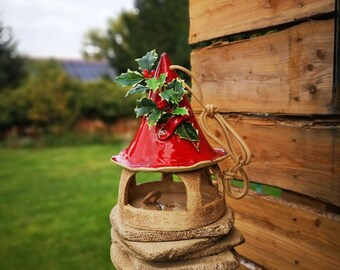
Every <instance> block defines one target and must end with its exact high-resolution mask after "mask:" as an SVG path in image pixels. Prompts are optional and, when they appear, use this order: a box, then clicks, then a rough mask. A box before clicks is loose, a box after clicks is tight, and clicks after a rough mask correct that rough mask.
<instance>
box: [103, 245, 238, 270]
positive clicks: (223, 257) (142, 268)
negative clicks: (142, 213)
mask: <svg viewBox="0 0 340 270" xmlns="http://www.w3.org/2000/svg"><path fill="white" fill-rule="evenodd" d="M110 255H111V260H112V263H113V265H114V266H115V267H116V269H117V270H157V269H163V270H164V269H167V270H216V269H223V270H233V269H236V268H237V267H238V266H239V258H238V255H237V253H236V252H235V251H234V250H227V251H224V252H222V253H219V254H217V255H213V256H207V257H203V258H197V259H191V260H185V261H176V262H146V261H143V260H140V259H137V258H135V257H133V256H128V255H127V254H126V253H125V252H123V251H122V250H120V249H119V248H118V247H117V246H116V245H115V244H114V243H113V244H112V245H111V252H110Z"/></svg>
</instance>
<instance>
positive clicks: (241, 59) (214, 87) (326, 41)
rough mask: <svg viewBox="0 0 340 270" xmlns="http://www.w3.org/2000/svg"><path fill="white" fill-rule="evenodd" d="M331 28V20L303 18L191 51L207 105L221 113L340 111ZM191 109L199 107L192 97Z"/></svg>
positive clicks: (338, 112) (339, 112)
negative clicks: (278, 28) (274, 29)
mask: <svg viewBox="0 0 340 270" xmlns="http://www.w3.org/2000/svg"><path fill="white" fill-rule="evenodd" d="M333 28H334V21H333V20H326V21H313V22H306V23H303V24H300V25H298V26H295V27H292V28H289V29H287V30H284V31H281V32H277V33H273V34H268V35H265V36H261V37H257V38H253V39H250V40H245V41H242V42H236V43H230V44H226V43H221V44H219V45H216V46H211V47H206V48H203V49H198V50H194V51H193V52H192V54H191V64H192V71H193V73H194V74H195V75H196V77H197V78H198V81H199V83H200V85H201V88H202V89H203V90H202V91H203V97H204V101H205V103H213V104H214V105H215V106H217V107H218V108H219V109H220V111H223V112H251V113H271V114H299V115H308V114H340V107H338V106H337V104H335V103H334V100H335V99H334V97H333V91H332V83H333V51H334V48H333V46H334V45H333V42H334V29H333ZM193 89H194V91H197V85H196V84H195V82H193ZM193 108H194V109H195V110H197V109H200V107H199V105H198V103H197V102H195V101H194V102H193Z"/></svg>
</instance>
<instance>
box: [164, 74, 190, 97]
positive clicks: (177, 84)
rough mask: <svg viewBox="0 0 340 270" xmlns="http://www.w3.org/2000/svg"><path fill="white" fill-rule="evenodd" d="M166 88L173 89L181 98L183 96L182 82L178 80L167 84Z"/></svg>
mask: <svg viewBox="0 0 340 270" xmlns="http://www.w3.org/2000/svg"><path fill="white" fill-rule="evenodd" d="M168 88H169V89H170V88H172V89H174V91H175V92H177V93H178V95H179V96H180V97H181V98H182V97H183V95H184V94H185V92H186V91H185V89H184V85H183V81H182V80H180V79H178V78H177V79H176V80H173V81H172V82H171V83H169V84H168Z"/></svg>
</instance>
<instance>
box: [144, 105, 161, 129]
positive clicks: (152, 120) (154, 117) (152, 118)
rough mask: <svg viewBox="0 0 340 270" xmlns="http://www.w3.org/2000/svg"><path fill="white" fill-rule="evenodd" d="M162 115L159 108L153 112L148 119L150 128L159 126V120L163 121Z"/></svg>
mask: <svg viewBox="0 0 340 270" xmlns="http://www.w3.org/2000/svg"><path fill="white" fill-rule="evenodd" d="M162 114H163V111H161V110H159V109H157V108H155V109H153V110H152V112H151V113H150V114H149V115H148V117H147V120H148V126H149V128H150V127H152V126H155V125H156V124H157V122H158V120H159V119H161V117H162Z"/></svg>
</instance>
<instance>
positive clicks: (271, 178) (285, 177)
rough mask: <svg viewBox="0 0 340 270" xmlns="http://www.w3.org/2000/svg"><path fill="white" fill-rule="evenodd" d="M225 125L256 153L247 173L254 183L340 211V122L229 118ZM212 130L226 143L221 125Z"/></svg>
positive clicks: (225, 164)
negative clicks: (290, 193)
mask: <svg viewBox="0 0 340 270" xmlns="http://www.w3.org/2000/svg"><path fill="white" fill-rule="evenodd" d="M226 120H227V121H228V122H229V124H230V125H231V126H232V127H233V128H234V129H235V130H236V131H237V132H238V134H240V136H241V137H242V138H243V139H244V140H245V142H246V143H247V144H248V146H249V148H250V149H251V151H252V155H253V158H252V162H251V163H250V165H249V166H247V168H246V171H247V172H248V175H249V177H250V181H252V182H257V183H263V184H267V185H271V186H275V187H279V188H283V189H285V190H291V191H294V192H298V193H302V194H304V195H307V196H309V197H312V198H317V199H319V200H322V201H325V202H327V203H330V204H333V205H337V206H340V181H339V179H340V166H339V164H340V119H331V120H326V119H322V120H287V119H286V118H272V117H257V116H241V115H228V116H226ZM208 125H209V127H210V128H211V129H212V130H213V132H214V133H215V135H216V136H218V137H220V138H221V128H220V127H219V126H217V124H216V122H215V121H212V120H209V121H208ZM221 139H223V138H221ZM229 162H230V161H229V160H226V161H224V162H222V163H221V166H222V168H223V169H227V168H229V167H230V163H229Z"/></svg>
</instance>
